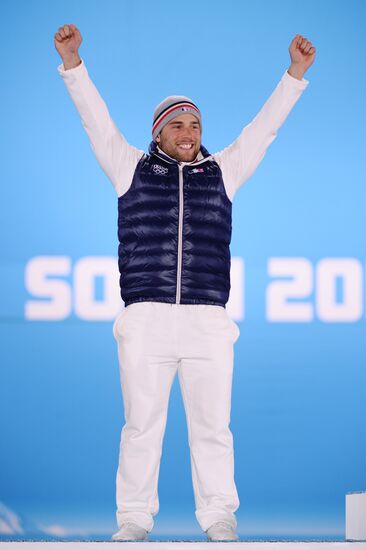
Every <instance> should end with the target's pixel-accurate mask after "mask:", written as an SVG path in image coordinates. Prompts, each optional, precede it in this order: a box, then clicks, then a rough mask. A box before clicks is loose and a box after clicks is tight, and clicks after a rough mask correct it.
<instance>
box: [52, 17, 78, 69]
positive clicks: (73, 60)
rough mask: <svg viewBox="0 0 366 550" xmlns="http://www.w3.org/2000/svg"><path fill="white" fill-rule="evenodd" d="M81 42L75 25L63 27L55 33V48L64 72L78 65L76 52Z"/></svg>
mask: <svg viewBox="0 0 366 550" xmlns="http://www.w3.org/2000/svg"><path fill="white" fill-rule="evenodd" d="M82 40H83V39H82V37H81V34H80V31H79V29H78V28H77V27H76V26H75V25H71V24H70V25H63V27H60V28H59V29H58V31H57V32H56V33H55V48H56V50H57V51H58V53H59V54H60V56H61V59H62V61H63V64H64V67H65V69H66V70H67V69H73V68H74V67H77V66H78V65H80V63H81V59H80V57H79V53H78V50H79V47H80V44H81V42H82Z"/></svg>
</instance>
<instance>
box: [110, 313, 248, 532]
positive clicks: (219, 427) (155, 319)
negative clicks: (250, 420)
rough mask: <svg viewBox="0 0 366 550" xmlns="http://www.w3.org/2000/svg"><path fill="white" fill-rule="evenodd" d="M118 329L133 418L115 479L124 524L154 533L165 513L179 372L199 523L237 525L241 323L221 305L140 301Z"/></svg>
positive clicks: (126, 403) (120, 320) (119, 519)
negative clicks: (163, 493)
mask: <svg viewBox="0 0 366 550" xmlns="http://www.w3.org/2000/svg"><path fill="white" fill-rule="evenodd" d="M113 333H114V336H115V338H116V340H117V343H118V357H119V366H120V377H121V385H122V396H123V402H124V412H125V422H126V423H125V425H124V426H123V428H122V433H121V444H120V456H119V465H118V471H117V480H116V481H117V524H118V527H120V525H121V524H122V523H123V522H126V521H132V522H135V523H137V524H138V525H140V526H141V527H143V528H145V529H146V530H147V531H151V529H152V527H153V524H154V522H153V516H154V515H155V514H157V513H158V511H159V499H158V491H157V487H158V476H159V466H160V457H161V452H162V443H163V437H164V432H165V426H166V420H167V410H168V401H169V394H170V390H171V386H172V383H173V380H174V377H175V374H176V372H178V376H179V383H180V387H181V392H182V397H183V402H184V408H185V413H186V418H187V427H188V438H189V446H190V455H191V468H192V481H193V490H194V496H195V506H196V512H195V513H196V518H197V521H198V523H199V525H200V526H201V528H202V529H203V531H206V530H207V529H208V528H209V527H210V526H211V525H212V524H213V523H215V522H216V521H227V522H229V523H230V524H231V525H232V526H233V527H236V518H235V515H234V512H235V511H236V510H237V509H238V507H239V498H238V494H237V491H236V487H235V482H234V453H233V437H232V434H231V431H230V429H229V423H230V406H231V385H232V371H233V361H234V349H233V348H234V343H235V342H236V340H237V339H238V337H239V334H240V331H239V327H238V326H237V324H236V323H235V322H234V321H233V320H232V319H231V318H230V317H229V315H228V313H227V311H226V309H225V308H223V307H221V306H211V305H201V304H200V305H183V304H167V303H161V302H137V303H134V304H131V305H129V306H127V307H126V308H125V309H124V310H123V311H122V313H120V315H119V316H118V317H117V319H116V320H115V323H114V325H113ZM176 475H179V472H176Z"/></svg>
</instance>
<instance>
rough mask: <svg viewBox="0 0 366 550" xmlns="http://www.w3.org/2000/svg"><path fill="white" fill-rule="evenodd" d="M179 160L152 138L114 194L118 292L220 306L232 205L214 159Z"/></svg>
mask: <svg viewBox="0 0 366 550" xmlns="http://www.w3.org/2000/svg"><path fill="white" fill-rule="evenodd" d="M201 153H202V155H203V156H204V159H203V160H201V161H199V162H196V163H194V164H185V165H182V164H180V163H179V162H178V161H175V160H174V159H172V158H170V157H168V156H166V155H164V154H161V153H160V152H159V151H158V149H157V146H156V143H155V142H152V143H151V144H150V147H149V154H148V155H144V156H143V157H142V158H141V159H140V161H139V162H138V164H137V166H136V170H135V174H134V177H133V180H132V183H131V186H130V188H129V189H128V191H127V192H126V193H124V194H123V195H122V196H121V197H119V199H118V238H119V248H118V256H119V261H118V265H119V271H120V288H121V297H122V300H123V301H124V302H125V305H126V306H128V305H129V304H132V303H134V302H146V301H149V302H168V303H176V304H211V305H219V306H223V307H225V304H226V302H227V301H228V298H229V292H230V247H229V245H230V241H231V211H232V204H231V201H230V199H229V198H228V197H227V195H226V191H225V187H224V182H223V179H222V174H221V169H220V167H219V165H218V164H217V163H216V162H215V161H214V160H213V158H212V157H211V156H210V155H209V153H208V151H207V150H206V149H205V148H204V147H202V146H201Z"/></svg>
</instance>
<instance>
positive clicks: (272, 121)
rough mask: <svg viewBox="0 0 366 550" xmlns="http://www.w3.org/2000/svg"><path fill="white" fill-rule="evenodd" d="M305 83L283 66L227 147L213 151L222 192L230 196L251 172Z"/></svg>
mask: <svg viewBox="0 0 366 550" xmlns="http://www.w3.org/2000/svg"><path fill="white" fill-rule="evenodd" d="M308 84H309V82H308V80H305V79H304V78H303V79H302V80H298V79H297V78H294V77H293V76H291V75H290V74H289V73H288V72H287V70H286V72H285V73H284V75H283V76H282V78H281V80H280V82H279V83H278V84H277V87H276V88H275V90H274V91H273V93H272V95H271V96H270V97H269V99H267V101H266V103H265V104H264V106H263V107H262V109H261V110H260V111H259V113H258V114H257V116H256V117H255V118H254V119H253V120H252V122H251V123H250V124H248V125H247V126H245V128H244V129H243V130H242V132H241V134H240V136H239V137H238V138H237V139H236V140H235V141H234V142H233V143H232V144H231V145H229V146H228V147H226V148H225V149H223V150H222V151H220V152H218V153H215V154H214V155H213V157H214V158H215V160H216V161H217V163H218V164H219V166H220V168H221V171H222V175H223V180H224V183H225V188H226V192H227V194H228V197H229V198H230V200H233V197H234V195H235V193H236V191H237V190H238V189H239V187H240V186H241V185H242V184H243V183H244V182H246V181H247V180H248V179H249V178H250V176H251V175H252V174H253V172H254V170H255V169H256V168H257V166H258V165H259V163H260V162H261V160H262V159H263V157H264V155H265V153H266V150H267V148H268V146H269V145H270V144H271V143H272V141H273V140H274V139H275V137H276V135H277V130H278V129H279V128H280V126H281V125H282V124H283V122H284V121H285V119H286V118H287V115H288V114H289V113H290V111H291V109H292V108H293V106H294V105H295V103H296V101H297V100H298V99H299V97H300V96H301V94H302V92H303V91H304V90H305V88H306V87H307V85H308Z"/></svg>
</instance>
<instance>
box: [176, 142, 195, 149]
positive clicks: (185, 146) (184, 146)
mask: <svg viewBox="0 0 366 550" xmlns="http://www.w3.org/2000/svg"><path fill="white" fill-rule="evenodd" d="M178 147H180V148H181V149H184V150H185V151H189V150H190V149H192V148H193V143H180V144H179V145H178Z"/></svg>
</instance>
